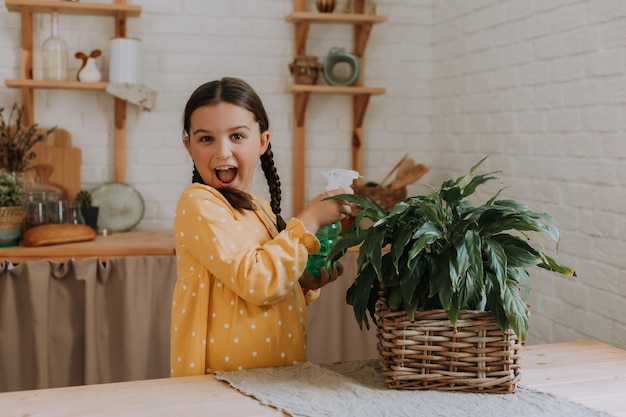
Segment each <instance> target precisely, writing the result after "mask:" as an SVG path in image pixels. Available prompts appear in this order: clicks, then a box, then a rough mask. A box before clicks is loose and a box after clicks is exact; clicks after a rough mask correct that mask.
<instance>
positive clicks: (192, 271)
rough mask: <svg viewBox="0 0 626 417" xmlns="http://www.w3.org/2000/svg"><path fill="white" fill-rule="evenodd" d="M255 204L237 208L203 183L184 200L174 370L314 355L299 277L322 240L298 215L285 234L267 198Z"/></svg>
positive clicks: (276, 362) (178, 230)
mask: <svg viewBox="0 0 626 417" xmlns="http://www.w3.org/2000/svg"><path fill="white" fill-rule="evenodd" d="M255 203H256V205H257V210H255V211H251V210H244V211H242V212H240V211H237V210H235V209H234V208H233V207H232V206H231V205H230V204H229V203H228V201H227V200H226V199H225V198H224V197H223V196H222V195H221V194H220V193H219V192H218V191H216V190H215V189H213V188H211V187H209V186H206V185H201V184H192V185H190V186H189V187H187V189H185V191H184V192H183V194H182V195H181V197H180V199H179V201H178V205H177V207H176V215H175V218H174V233H175V234H176V256H177V272H178V278H177V281H176V286H175V288H174V295H173V298H172V328H171V356H170V359H171V375H172V376H186V375H199V374H204V373H210V372H215V371H228V370H237V369H250V368H263V367H270V366H285V365H292V364H293V363H294V362H302V361H306V330H307V315H306V304H307V301H306V300H305V296H304V294H303V292H302V289H301V288H300V285H299V284H298V278H300V276H302V273H303V272H304V267H305V265H306V261H307V257H308V254H309V253H315V252H317V251H318V250H319V241H318V240H317V238H316V237H315V235H314V234H312V233H310V232H308V231H307V230H306V229H305V228H304V226H303V225H302V223H301V222H300V221H299V220H298V219H291V220H290V221H289V222H288V223H287V227H286V229H285V230H283V231H282V232H281V233H278V231H277V229H276V226H275V225H274V220H275V216H274V215H273V214H272V212H271V209H270V208H269V205H268V204H267V202H265V201H263V200H261V199H259V198H255ZM311 295H317V294H311ZM307 298H308V297H307ZM311 298H312V299H313V298H314V297H311Z"/></svg>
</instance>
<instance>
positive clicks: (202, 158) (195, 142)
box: [183, 102, 270, 193]
mask: <svg viewBox="0 0 626 417" xmlns="http://www.w3.org/2000/svg"><path fill="white" fill-rule="evenodd" d="M188 133H189V137H186V138H184V139H183V142H184V143H185V147H186V148H187V152H189V155H190V156H191V159H193V162H194V164H195V165H196V168H197V170H198V172H199V173H200V176H201V177H202V179H203V180H204V182H205V183H206V184H207V185H210V186H211V187H213V188H227V187H232V188H235V189H237V190H240V191H245V192H247V193H249V192H250V189H251V187H252V180H253V177H254V173H255V170H256V166H257V164H258V162H259V157H260V156H261V155H262V154H263V153H264V152H265V150H266V149H267V146H268V144H269V141H270V134H269V132H267V131H266V132H263V133H261V132H260V128H259V124H258V123H257V122H256V121H255V120H254V115H253V114H252V113H251V112H249V111H248V110H246V109H244V108H242V107H239V106H236V105H234V104H230V103H224V102H222V103H218V104H212V105H207V106H202V107H198V108H197V109H196V110H194V111H193V113H191V118H190V124H189V132H188Z"/></svg>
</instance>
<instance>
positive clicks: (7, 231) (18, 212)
mask: <svg viewBox="0 0 626 417" xmlns="http://www.w3.org/2000/svg"><path fill="white" fill-rule="evenodd" d="M23 222H24V207H22V206H11V207H0V247H3V248H5V247H10V246H17V245H18V244H19V241H20V236H21V234H22V223H23Z"/></svg>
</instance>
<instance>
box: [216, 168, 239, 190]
mask: <svg viewBox="0 0 626 417" xmlns="http://www.w3.org/2000/svg"><path fill="white" fill-rule="evenodd" d="M215 176H216V177H217V179H218V180H219V181H220V182H221V183H223V184H224V185H228V184H230V183H231V182H233V180H234V179H235V177H236V176H237V168H235V167H234V166H224V167H219V168H216V169H215Z"/></svg>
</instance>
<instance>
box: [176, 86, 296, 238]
mask: <svg viewBox="0 0 626 417" xmlns="http://www.w3.org/2000/svg"><path fill="white" fill-rule="evenodd" d="M218 103H230V104H234V105H235V106H239V107H241V108H244V109H246V110H248V111H249V112H250V113H252V114H253V115H254V119H255V121H256V122H257V123H258V124H259V129H260V131H261V133H263V132H266V131H267V130H268V129H269V119H268V117H267V113H266V111H265V108H264V107H263V103H262V102H261V99H260V98H259V96H258V95H257V93H256V92H255V91H254V89H253V88H252V87H251V86H250V85H249V84H248V83H246V82H245V81H243V80H241V79H239V78H232V77H224V78H222V79H221V80H214V81H210V82H207V83H205V84H202V85H201V86H200V87H198V88H196V90H195V91H194V92H193V93H192V94H191V96H190V97H189V100H187V105H186V106H185V111H184V114H183V135H184V136H185V137H188V136H189V130H190V127H191V126H190V124H191V114H192V113H193V112H194V111H195V110H196V109H198V108H199V107H203V106H208V105H213V104H218ZM261 168H262V169H263V173H264V174H265V179H266V180H267V184H268V186H269V191H270V198H271V200H270V206H271V208H272V212H273V213H274V214H275V215H276V227H277V228H278V231H281V230H283V229H284V228H285V220H284V219H283V218H282V216H281V214H280V213H281V208H280V202H281V190H280V185H281V184H280V178H279V176H278V171H277V170H276V166H275V164H274V154H273V152H272V147H271V144H268V146H267V149H266V150H265V152H264V153H263V155H261ZM191 181H192V182H197V183H200V184H206V182H204V180H203V179H202V177H201V176H200V173H199V172H198V169H197V168H196V167H195V165H194V167H193V174H192V179H191ZM218 191H219V192H220V193H221V194H222V195H223V196H224V198H226V200H228V202H229V203H230V204H231V205H232V206H233V207H234V208H235V209H237V210H254V209H256V207H255V205H254V202H253V200H252V196H250V194H248V193H246V192H245V191H241V190H236V189H233V188H219V189H218Z"/></svg>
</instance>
